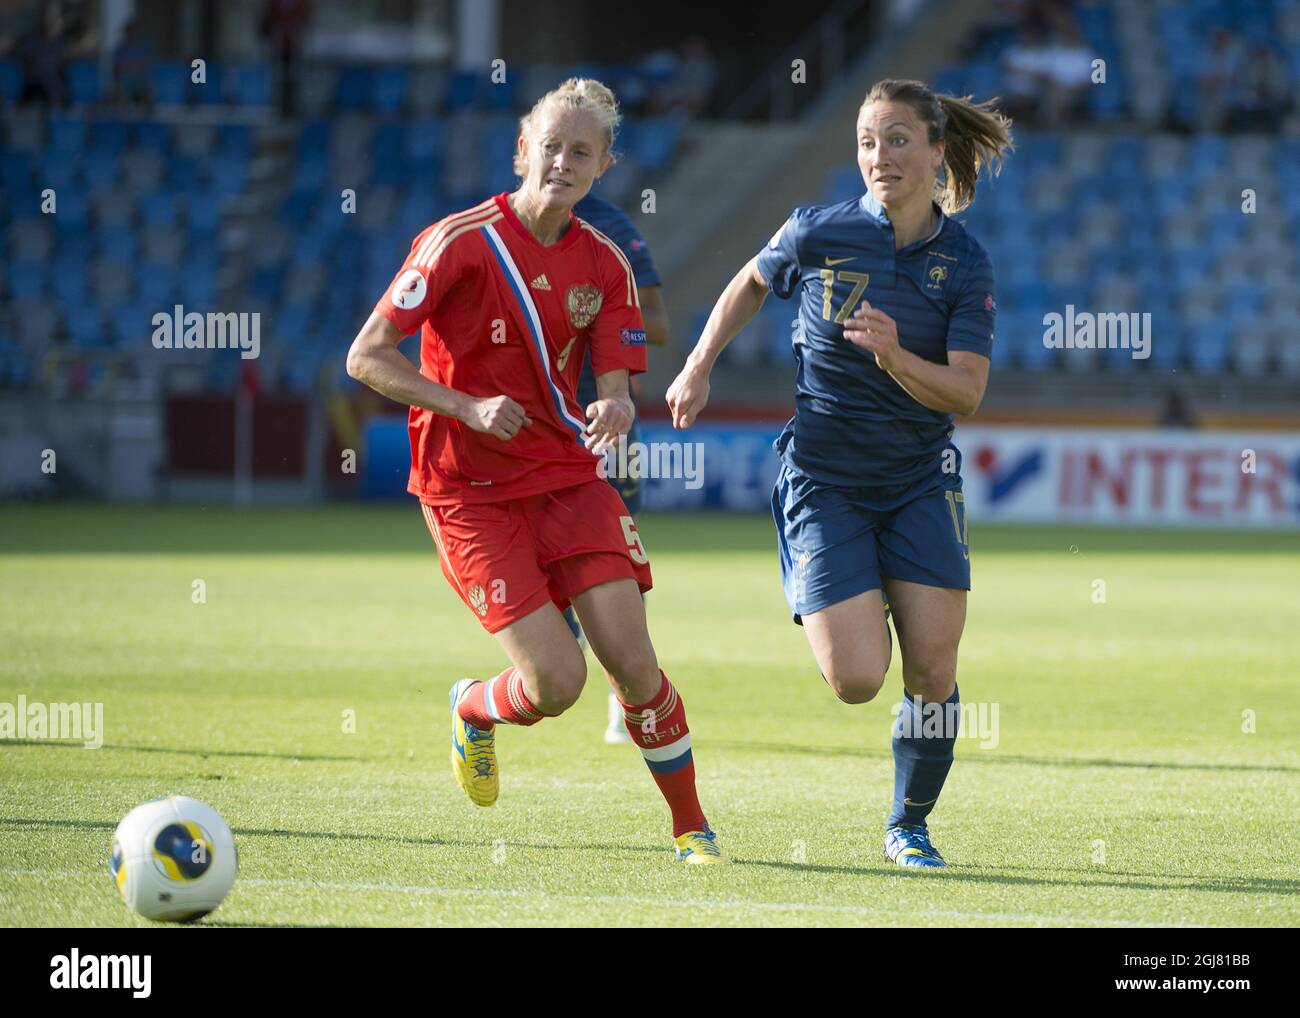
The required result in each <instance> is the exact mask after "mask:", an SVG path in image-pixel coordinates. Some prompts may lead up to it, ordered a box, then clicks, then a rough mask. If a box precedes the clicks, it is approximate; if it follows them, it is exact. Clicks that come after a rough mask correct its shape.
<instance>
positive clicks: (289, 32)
mask: <svg viewBox="0 0 1300 1018" xmlns="http://www.w3.org/2000/svg"><path fill="white" fill-rule="evenodd" d="M310 20H311V0H266V6H265V7H264V8H263V9H262V34H263V35H264V36H266V38H267V41H268V42H270V44H271V49H272V52H273V53H274V55H275V58H276V59H277V60H278V61H279V64H280V115H281V116H282V117H284V118H285V119H286V120H287V119H289V118H291V117H292V116H293V115H294V110H295V108H296V107H297V90H296V87H295V86H296V74H297V62H298V50H299V48H300V47H301V45H302V36H303V33H304V32H305V31H306V30H307V22H308V21H310Z"/></svg>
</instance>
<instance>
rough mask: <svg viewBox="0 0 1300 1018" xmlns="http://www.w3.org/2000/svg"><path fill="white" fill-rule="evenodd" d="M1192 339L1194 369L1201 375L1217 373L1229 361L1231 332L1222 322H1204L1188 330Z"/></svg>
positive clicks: (1191, 349)
mask: <svg viewBox="0 0 1300 1018" xmlns="http://www.w3.org/2000/svg"><path fill="white" fill-rule="evenodd" d="M1187 335H1188V336H1189V338H1190V339H1191V343H1190V353H1191V357H1190V361H1191V365H1192V370H1193V371H1195V372H1196V373H1197V374H1201V375H1215V374H1218V373H1219V372H1221V371H1223V369H1224V367H1225V366H1226V365H1227V363H1228V347H1229V336H1230V334H1229V332H1228V330H1227V328H1226V327H1225V326H1224V324H1223V323H1222V322H1203V323H1200V324H1197V325H1192V326H1190V327H1189V328H1188V330H1187Z"/></svg>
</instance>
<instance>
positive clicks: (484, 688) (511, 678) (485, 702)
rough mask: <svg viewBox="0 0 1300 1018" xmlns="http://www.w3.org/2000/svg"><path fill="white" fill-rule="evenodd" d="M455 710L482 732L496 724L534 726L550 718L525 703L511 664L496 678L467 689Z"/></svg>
mask: <svg viewBox="0 0 1300 1018" xmlns="http://www.w3.org/2000/svg"><path fill="white" fill-rule="evenodd" d="M457 711H458V712H459V713H460V716H461V717H462V718H463V719H464V720H465V721H468V722H469V723H470V724H471V725H473V726H474V727H475V728H482V729H490V728H492V726H493V725H497V724H502V725H525V726H526V725H535V724H537V722H539V721H541V720H542V718H545V717H550V716H551V715H549V714H543V713H542V712H541V711H539V710H538V709H537V708H536V707H534V706H533V705H532V704H531V703H529V702H528V697H527V696H526V695H525V694H524V678H523V676H522V675H520V674H519V670H518V669H517V668H515V667H514V666H513V665H512V666H511V667H509V668H507V669H506V670H505V671H504V672H502V673H501V674H500V675H498V676H497V677H496V678H493V679H488V680H487V681H486V682H476V683H474V685H472V686H470V687H469V692H468V693H466V694H465V699H463V700H461V702H460V706H459V707H458V708H457Z"/></svg>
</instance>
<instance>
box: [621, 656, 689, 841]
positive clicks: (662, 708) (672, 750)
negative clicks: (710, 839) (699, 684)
mask: <svg viewBox="0 0 1300 1018" xmlns="http://www.w3.org/2000/svg"><path fill="white" fill-rule="evenodd" d="M659 677H660V678H661V679H662V680H663V683H662V684H661V685H660V687H659V692H658V693H656V694H655V695H654V698H653V699H652V700H651V701H650V702H649V703H645V704H642V705H641V706H639V707H635V706H632V705H631V704H626V703H625V704H623V723H624V724H625V725H626V726H627V730H628V732H629V733H630V734H631V736H632V741H633V742H635V743H636V744H637V745H638V746H639V747H640V748H641V755H642V756H644V757H645V762H646V766H648V767H649V768H650V776H651V777H653V778H654V779H655V784H656V785H658V786H659V791H660V792H662V793H663V797H664V798H665V799H667V800H668V808H669V809H670V810H672V813H673V837H674V838H676V837H678V836H679V835H682V834H685V833H686V832H687V831H700V830H703V829H704V828H705V826H707V824H708V821H707V820H705V819H704V810H702V809H701V808H700V800H699V797H698V796H697V795H696V794H695V762H694V760H693V759H692V758H691V730H690V729H689V728H688V727H687V726H686V708H685V707H684V706H683V705H682V701H681V697H679V696H678V695H677V690H676V689H674V688H673V684H672V683H671V682H669V681H668V677H667V676H666V675H664V673H663V672H662V671H661V672H660V673H659ZM620 702H621V701H620Z"/></svg>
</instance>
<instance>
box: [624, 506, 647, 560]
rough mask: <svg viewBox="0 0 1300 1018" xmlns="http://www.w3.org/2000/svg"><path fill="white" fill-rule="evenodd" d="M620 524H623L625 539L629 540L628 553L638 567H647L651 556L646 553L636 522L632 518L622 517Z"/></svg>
mask: <svg viewBox="0 0 1300 1018" xmlns="http://www.w3.org/2000/svg"><path fill="white" fill-rule="evenodd" d="M618 522H619V523H621V524H623V537H624V538H625V539H626V540H627V553H628V555H629V556H630V557H631V559H632V561H633V562H635V563H636V564H637V565H641V566H643V565H645V564H646V563H647V562H649V561H650V556H649V555H647V554H646V553H645V545H644V544H642V543H641V535H640V534H638V533H637V532H636V521H635V520H633V519H632V517H631V516H620V517H619V518H618Z"/></svg>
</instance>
